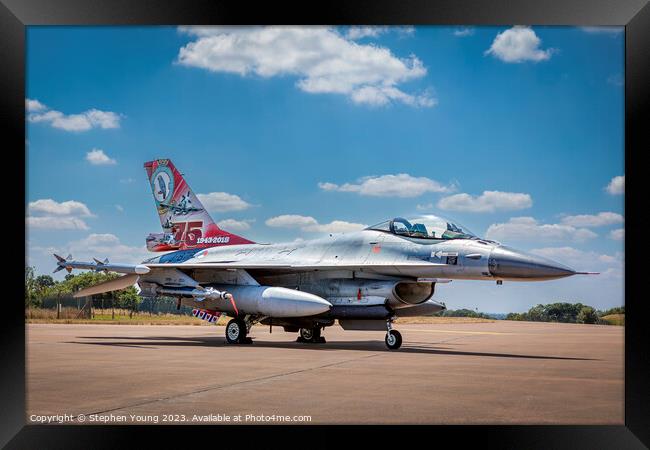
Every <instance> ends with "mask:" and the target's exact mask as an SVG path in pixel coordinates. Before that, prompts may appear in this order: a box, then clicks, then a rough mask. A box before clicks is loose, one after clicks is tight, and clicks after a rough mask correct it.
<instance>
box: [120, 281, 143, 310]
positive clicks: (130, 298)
mask: <svg viewBox="0 0 650 450" xmlns="http://www.w3.org/2000/svg"><path fill="white" fill-rule="evenodd" d="M115 300H116V303H115V305H116V306H119V307H121V308H125V309H128V310H130V312H129V315H130V316H133V312H134V311H136V310H137V309H138V305H140V303H141V302H142V297H140V296H139V295H138V293H137V291H136V290H135V288H134V287H133V286H129V287H128V288H126V289H122V290H119V291H115Z"/></svg>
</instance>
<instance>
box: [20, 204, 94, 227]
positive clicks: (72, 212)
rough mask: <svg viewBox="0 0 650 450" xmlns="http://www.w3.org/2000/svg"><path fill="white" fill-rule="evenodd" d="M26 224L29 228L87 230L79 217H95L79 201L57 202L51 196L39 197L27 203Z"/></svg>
mask: <svg viewBox="0 0 650 450" xmlns="http://www.w3.org/2000/svg"><path fill="white" fill-rule="evenodd" d="M27 212H28V216H27V217H26V224H27V226H28V227H30V228H40V229H53V230H87V229H88V225H87V224H86V222H85V221H84V220H83V219H81V217H95V216H94V215H93V213H91V212H90V209H88V207H87V206H86V205H85V204H84V203H81V202H78V201H75V200H68V201H66V202H57V201H55V200H52V199H51V198H45V199H39V200H35V201H33V202H29V204H28V205H27Z"/></svg>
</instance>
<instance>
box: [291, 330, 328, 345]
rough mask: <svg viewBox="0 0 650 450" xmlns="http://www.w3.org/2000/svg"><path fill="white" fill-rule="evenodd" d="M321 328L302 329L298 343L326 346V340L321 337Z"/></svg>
mask: <svg viewBox="0 0 650 450" xmlns="http://www.w3.org/2000/svg"><path fill="white" fill-rule="evenodd" d="M320 332H321V328H320V327H314V328H301V329H300V334H299V335H298V339H296V342H308V343H310V344H324V343H325V338H324V337H322V336H321V335H320Z"/></svg>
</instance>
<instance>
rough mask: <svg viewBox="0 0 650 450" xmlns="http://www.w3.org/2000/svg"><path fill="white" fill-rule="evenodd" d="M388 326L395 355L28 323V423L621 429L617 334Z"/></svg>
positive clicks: (380, 341)
mask: <svg viewBox="0 0 650 450" xmlns="http://www.w3.org/2000/svg"><path fill="white" fill-rule="evenodd" d="M396 328H397V329H399V330H400V331H401V333H402V335H403V337H404V344H403V346H402V348H401V349H400V350H398V351H388V350H387V349H386V347H385V345H384V333H383V332H377V331H347V332H345V331H343V330H342V329H341V328H339V327H338V326H335V327H331V328H327V329H326V330H325V331H324V333H323V335H324V336H325V337H326V339H327V343H326V344H304V343H297V342H295V338H296V337H297V334H293V333H284V332H283V331H282V329H281V328H276V327H274V329H273V333H272V334H269V330H268V327H253V330H252V334H251V336H252V337H253V339H254V343H253V344H252V345H228V344H226V343H225V339H224V327H216V326H146V325H145V326H130V325H59V324H52V325H49V324H48V325H45V324H29V325H28V326H27V422H28V423H36V422H37V421H43V420H48V419H46V418H44V416H47V415H64V414H67V415H69V417H64V418H62V419H59V420H64V421H66V422H68V423H78V422H80V420H79V418H81V419H82V420H83V421H84V423H88V424H90V423H95V424H96V423H105V422H106V423H122V422H127V423H134V422H135V423H156V422H157V423H184V424H196V423H211V424H217V423H249V424H250V423H311V424H324V423H341V424H359V423H386V424H388V423H394V424H398V423H423V424H425V423H426V424H623V423H624V415H623V411H624V409H623V394H624V384H623V362H624V348H623V333H624V330H623V328H622V327H615V326H599V325H576V324H545V323H530V322H509V321H496V322H493V323H475V324H471V323H468V324H436V325H399V326H398V327H396ZM80 415H82V416H80ZM132 415H133V416H132ZM238 415H240V419H241V420H239V421H236V419H237V416H238ZM146 416H148V417H146ZM300 416H310V419H306V418H304V417H300ZM164 419H168V420H170V421H171V422H166V421H165V420H164ZM49 420H52V419H49Z"/></svg>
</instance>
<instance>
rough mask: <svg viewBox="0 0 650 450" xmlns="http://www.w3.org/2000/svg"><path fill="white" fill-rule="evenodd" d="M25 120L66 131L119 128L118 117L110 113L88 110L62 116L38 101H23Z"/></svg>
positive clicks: (93, 109) (59, 112)
mask: <svg viewBox="0 0 650 450" xmlns="http://www.w3.org/2000/svg"><path fill="white" fill-rule="evenodd" d="M25 107H26V109H27V112H28V115H27V120H29V121H30V122H33V123H39V122H44V123H49V124H50V125H51V126H52V127H54V128H59V129H61V130H66V131H87V130H90V129H91V128H119V127H120V115H119V114H116V113H114V112H111V111H101V110H99V109H95V108H92V109H89V110H87V111H84V112H82V113H80V114H64V113H62V112H61V111H56V110H54V109H48V108H47V107H46V106H45V105H43V104H42V103H40V102H39V101H38V100H31V99H26V100H25Z"/></svg>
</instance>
